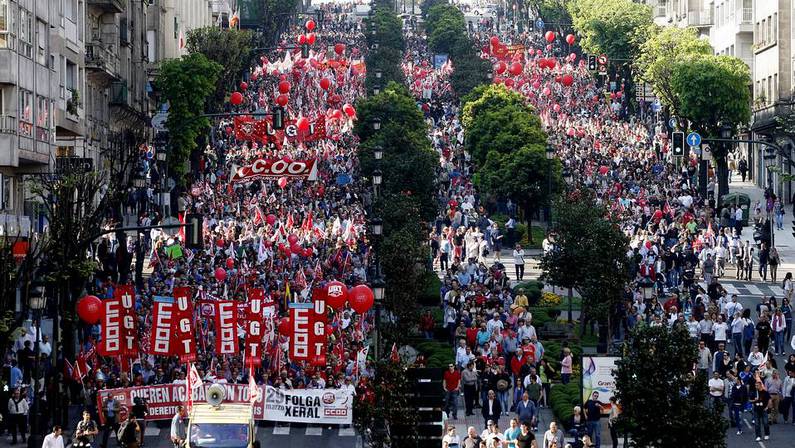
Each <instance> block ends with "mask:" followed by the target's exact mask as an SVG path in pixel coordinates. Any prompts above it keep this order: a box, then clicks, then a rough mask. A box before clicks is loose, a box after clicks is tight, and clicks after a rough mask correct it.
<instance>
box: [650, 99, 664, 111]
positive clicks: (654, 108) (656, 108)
mask: <svg viewBox="0 0 795 448" xmlns="http://www.w3.org/2000/svg"><path fill="white" fill-rule="evenodd" d="M661 109H662V105H661V104H660V101H659V100H656V101H654V102H653V103H652V105H651V111H652V112H654V113H655V114H656V113H657V112H659V111H660V110H661Z"/></svg>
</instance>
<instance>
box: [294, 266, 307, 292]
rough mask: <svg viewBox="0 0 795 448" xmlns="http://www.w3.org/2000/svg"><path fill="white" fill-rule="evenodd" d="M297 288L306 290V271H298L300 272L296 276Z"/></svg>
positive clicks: (301, 269)
mask: <svg viewBox="0 0 795 448" xmlns="http://www.w3.org/2000/svg"><path fill="white" fill-rule="evenodd" d="M295 286H298V287H299V288H301V289H302V290H303V289H305V288H306V274H304V269H303V268H300V269H298V272H296V274H295Z"/></svg>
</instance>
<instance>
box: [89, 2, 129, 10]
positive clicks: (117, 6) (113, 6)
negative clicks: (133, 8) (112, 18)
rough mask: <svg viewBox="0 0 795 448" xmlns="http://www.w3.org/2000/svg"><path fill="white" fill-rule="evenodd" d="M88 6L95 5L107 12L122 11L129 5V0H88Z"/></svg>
mask: <svg viewBox="0 0 795 448" xmlns="http://www.w3.org/2000/svg"><path fill="white" fill-rule="evenodd" d="M88 6H95V7H97V8H99V9H101V10H103V11H106V12H115V13H122V12H124V9H125V8H126V7H127V0H88Z"/></svg>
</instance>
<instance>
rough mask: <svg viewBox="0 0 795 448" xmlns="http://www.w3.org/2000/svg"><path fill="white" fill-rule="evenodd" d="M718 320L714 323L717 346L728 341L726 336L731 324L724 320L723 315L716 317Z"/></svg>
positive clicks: (713, 329)
mask: <svg viewBox="0 0 795 448" xmlns="http://www.w3.org/2000/svg"><path fill="white" fill-rule="evenodd" d="M716 319H717V320H716V321H715V323H714V324H713V325H712V332H713V333H714V339H715V346H717V345H719V344H720V343H721V342H722V343H724V344H725V343H726V338H727V336H728V330H729V326H728V325H726V322H724V321H723V316H721V315H718V317H717V318H716Z"/></svg>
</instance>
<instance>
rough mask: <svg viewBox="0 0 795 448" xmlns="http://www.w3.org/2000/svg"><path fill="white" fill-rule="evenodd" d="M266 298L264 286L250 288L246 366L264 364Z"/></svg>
mask: <svg viewBox="0 0 795 448" xmlns="http://www.w3.org/2000/svg"><path fill="white" fill-rule="evenodd" d="M264 298H265V290H263V289H262V288H252V289H249V290H248V309H247V310H246V311H247V312H246V314H247V318H248V319H247V322H246V359H245V361H246V364H245V365H246V366H250V365H252V364H253V365H254V367H259V366H261V365H262V335H263V332H262V327H263V319H262V305H263V301H264Z"/></svg>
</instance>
